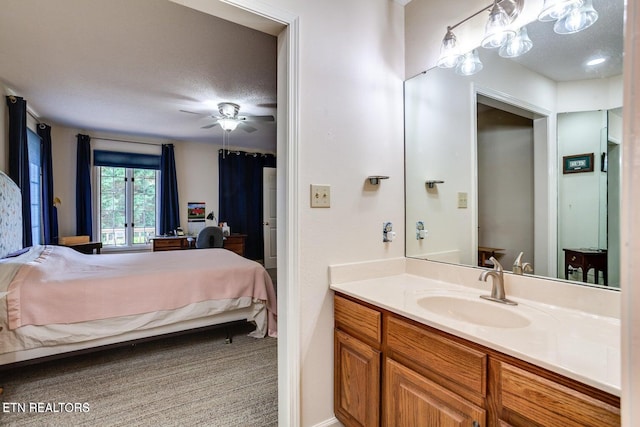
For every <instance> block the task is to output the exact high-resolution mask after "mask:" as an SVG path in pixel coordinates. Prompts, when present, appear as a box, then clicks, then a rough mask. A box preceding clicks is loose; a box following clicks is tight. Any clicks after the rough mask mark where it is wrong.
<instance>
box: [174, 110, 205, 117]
mask: <svg viewBox="0 0 640 427" xmlns="http://www.w3.org/2000/svg"><path fill="white" fill-rule="evenodd" d="M180 112H181V113H189V114H197V115H198V116H202V115H204V113H196V112H195V111H189V110H180Z"/></svg>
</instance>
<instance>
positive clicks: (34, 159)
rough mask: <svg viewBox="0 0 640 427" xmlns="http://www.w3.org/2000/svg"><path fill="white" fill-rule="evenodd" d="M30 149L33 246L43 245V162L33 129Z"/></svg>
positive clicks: (38, 142) (30, 133)
mask: <svg viewBox="0 0 640 427" xmlns="http://www.w3.org/2000/svg"><path fill="white" fill-rule="evenodd" d="M27 146H28V149H29V183H30V188H29V191H30V193H31V238H32V240H33V241H32V244H34V245H40V244H42V161H41V152H42V149H41V140H40V137H39V136H38V135H37V134H36V133H35V132H34V131H32V130H31V129H27Z"/></svg>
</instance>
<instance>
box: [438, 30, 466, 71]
mask: <svg viewBox="0 0 640 427" xmlns="http://www.w3.org/2000/svg"><path fill="white" fill-rule="evenodd" d="M461 57H462V55H461V54H460V49H459V48H458V42H457V40H456V36H455V34H453V32H452V31H451V29H449V28H447V34H446V35H445V36H444V39H442V46H440V57H439V58H438V62H437V65H438V67H440V68H453V67H455V66H456V65H457V64H458V61H460V58H461Z"/></svg>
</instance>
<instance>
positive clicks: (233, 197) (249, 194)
mask: <svg viewBox="0 0 640 427" xmlns="http://www.w3.org/2000/svg"><path fill="white" fill-rule="evenodd" d="M275 166H276V157H275V156H274V155H271V154H259V153H246V152H243V151H232V152H229V151H224V152H223V151H222V150H220V151H219V152H218V167H219V180H218V182H219V198H220V199H219V205H220V206H219V210H220V213H219V221H220V222H227V223H228V224H229V227H231V231H232V232H233V233H242V234H246V235H247V240H246V244H245V256H246V257H247V258H249V259H254V260H258V259H264V237H263V234H262V233H263V225H262V223H263V214H262V210H263V209H262V208H263V202H262V185H263V176H262V172H263V171H262V169H263V168H265V167H275Z"/></svg>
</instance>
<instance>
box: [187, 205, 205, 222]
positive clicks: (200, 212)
mask: <svg viewBox="0 0 640 427" xmlns="http://www.w3.org/2000/svg"><path fill="white" fill-rule="evenodd" d="M205 210H206V204H205V203H204V202H189V203H187V220H188V221H189V222H204V215H205Z"/></svg>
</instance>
